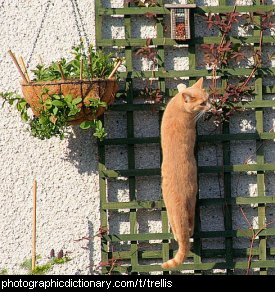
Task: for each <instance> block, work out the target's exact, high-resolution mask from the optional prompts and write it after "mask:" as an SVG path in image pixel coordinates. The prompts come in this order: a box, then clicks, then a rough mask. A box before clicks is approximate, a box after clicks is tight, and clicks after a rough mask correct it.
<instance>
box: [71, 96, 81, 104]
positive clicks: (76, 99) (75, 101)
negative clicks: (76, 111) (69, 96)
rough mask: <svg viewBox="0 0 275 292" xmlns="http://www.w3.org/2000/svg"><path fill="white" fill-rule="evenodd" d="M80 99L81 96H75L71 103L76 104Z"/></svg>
mask: <svg viewBox="0 0 275 292" xmlns="http://www.w3.org/2000/svg"><path fill="white" fill-rule="evenodd" d="M81 101H82V98H81V97H77V98H75V99H73V101H72V104H73V105H76V104H79V103H80V102H81Z"/></svg>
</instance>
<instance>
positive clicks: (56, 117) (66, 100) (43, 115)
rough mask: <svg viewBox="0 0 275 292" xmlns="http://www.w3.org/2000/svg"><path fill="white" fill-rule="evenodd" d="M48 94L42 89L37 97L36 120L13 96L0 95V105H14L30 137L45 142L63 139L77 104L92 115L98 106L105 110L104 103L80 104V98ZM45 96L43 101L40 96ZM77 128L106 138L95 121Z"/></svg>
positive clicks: (103, 130) (19, 98) (21, 98)
mask: <svg viewBox="0 0 275 292" xmlns="http://www.w3.org/2000/svg"><path fill="white" fill-rule="evenodd" d="M48 92H49V91H48V89H46V88H45V89H44V91H43V93H42V95H41V98H40V105H41V110H40V116H39V117H36V116H32V117H31V116H30V115H29V114H28V109H29V107H30V106H29V104H28V103H27V102H26V101H25V99H24V98H23V97H21V96H20V95H18V94H17V93H14V92H7V93H0V97H2V98H3V99H4V102H3V106H4V104H5V103H6V102H7V103H9V104H10V105H14V106H15V108H16V109H17V110H18V111H19V112H20V115H21V118H22V120H23V121H24V122H26V123H28V124H29V126H30V132H31V135H32V136H34V137H37V138H39V139H41V140H44V139H49V138H51V137H54V136H57V137H59V138H60V139H63V138H64V137H65V134H66V131H67V129H68V126H69V124H70V121H72V120H73V119H74V118H75V117H76V115H77V114H78V113H79V112H80V110H81V108H80V106H79V105H82V104H84V105H85V107H86V108H87V109H89V110H91V111H92V112H93V113H95V112H96V111H97V110H98V108H99V107H107V105H106V103H105V102H102V101H100V100H99V99H90V100H89V102H88V103H84V102H83V100H82V98H81V97H78V98H74V99H73V97H72V96H71V95H66V96H64V95H62V94H53V95H48ZM46 94H47V95H48V97H47V99H45V100H43V96H44V95H46ZM80 128H81V129H89V128H93V129H94V136H95V137H97V138H98V139H100V140H102V139H103V138H104V137H105V136H106V135H107V134H106V132H105V129H104V127H103V125H102V123H101V121H100V120H97V119H94V120H93V121H84V122H82V123H81V124H80Z"/></svg>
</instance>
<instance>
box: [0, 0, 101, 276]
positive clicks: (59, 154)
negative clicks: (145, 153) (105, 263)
mask: <svg viewBox="0 0 275 292" xmlns="http://www.w3.org/2000/svg"><path fill="white" fill-rule="evenodd" d="M46 2H47V1H46V0H39V1H31V0H28V1H20V0H16V1H14V0H5V1H0V28H1V29H0V43H1V46H0V68H1V70H0V80H1V82H0V91H11V90H16V91H20V84H19V81H20V78H19V77H20V76H19V75H18V72H17V70H16V68H15V66H14V64H13V63H12V61H11V59H10V58H9V56H8V54H7V51H8V49H12V51H13V52H14V53H16V54H17V56H19V55H22V56H23V57H24V59H25V60H26V61H27V60H28V58H29V55H30V53H31V50H32V48H33V42H34V39H35V37H36V35H37V30H38V28H39V26H40V23H41V19H42V15H43V13H44V11H45V7H46ZM52 3H54V6H53V5H52V4H51V5H50V8H49V11H48V14H47V17H46V19H45V22H44V26H43V29H42V30H41V34H40V37H39V39H38V42H37V45H36V48H35V50H34V54H33V61H32V62H31V65H30V68H33V67H34V66H35V64H37V63H38V61H39V59H38V56H39V55H41V57H42V59H43V61H44V62H46V63H47V62H50V61H51V60H56V59H59V58H60V57H62V56H69V52H70V50H71V47H72V45H74V44H77V43H78V42H79V37H78V32H77V28H76V24H75V22H74V19H73V12H72V5H71V2H70V0H62V1H60V0H58V1H57V0H55V1H52ZM78 3H79V8H80V10H81V15H82V17H83V18H82V21H83V24H84V26H85V30H86V33H87V35H88V36H89V39H90V41H91V42H95V31H94V26H95V15H94V1H91V0H82V1H78ZM0 165H1V167H0V197H1V199H0V222H1V224H0V226H1V227H0V269H1V268H7V269H8V271H9V272H10V273H19V272H20V271H21V270H20V268H19V265H20V264H21V263H22V262H23V260H24V259H25V258H30V256H31V210H32V195H31V189H32V181H33V179H34V178H36V179H37V182H38V195H37V197H38V201H37V232H38V234H37V253H38V254H40V255H41V256H42V257H43V258H45V257H46V256H49V252H50V250H51V249H52V248H54V249H55V250H56V251H59V250H60V249H61V248H62V249H64V251H71V252H72V254H71V257H72V261H71V262H70V263H68V264H66V265H60V266H56V267H55V269H54V271H53V273H61V274H64V273H66V274H74V273H81V274H86V273H89V270H90V269H89V268H88V266H89V265H90V264H93V263H94V262H95V263H98V262H99V259H100V253H99V245H98V243H99V241H98V240H97V239H95V240H94V244H93V246H91V247H90V249H89V250H85V249H82V248H81V246H83V245H84V246H85V245H86V242H84V243H75V242H74V240H75V239H78V238H81V237H82V236H89V235H90V236H92V235H93V234H94V233H96V231H97V230H98V228H99V224H100V223H99V211H98V210H99V193H98V176H97V146H96V141H95V139H94V138H92V134H91V132H83V131H82V132H80V131H79V129H78V127H75V128H74V129H73V130H72V131H71V133H70V137H69V138H68V139H65V140H64V141H60V140H59V139H57V138H56V139H55V138H53V139H51V140H48V141H40V140H38V139H34V138H33V137H31V136H30V135H29V133H27V132H26V129H25V127H24V125H23V123H22V122H21V121H20V117H19V116H18V114H17V113H16V111H15V110H14V109H12V108H11V107H9V106H5V107H4V109H2V110H1V113H0Z"/></svg>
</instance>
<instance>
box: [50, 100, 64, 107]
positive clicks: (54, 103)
mask: <svg viewBox="0 0 275 292" xmlns="http://www.w3.org/2000/svg"><path fill="white" fill-rule="evenodd" d="M52 104H53V105H54V106H56V107H64V103H63V102H62V101H60V100H54V101H52Z"/></svg>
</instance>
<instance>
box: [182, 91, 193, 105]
mask: <svg viewBox="0 0 275 292" xmlns="http://www.w3.org/2000/svg"><path fill="white" fill-rule="evenodd" d="M182 97H183V100H184V102H186V103H187V102H190V101H191V97H190V95H188V94H186V93H182Z"/></svg>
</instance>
